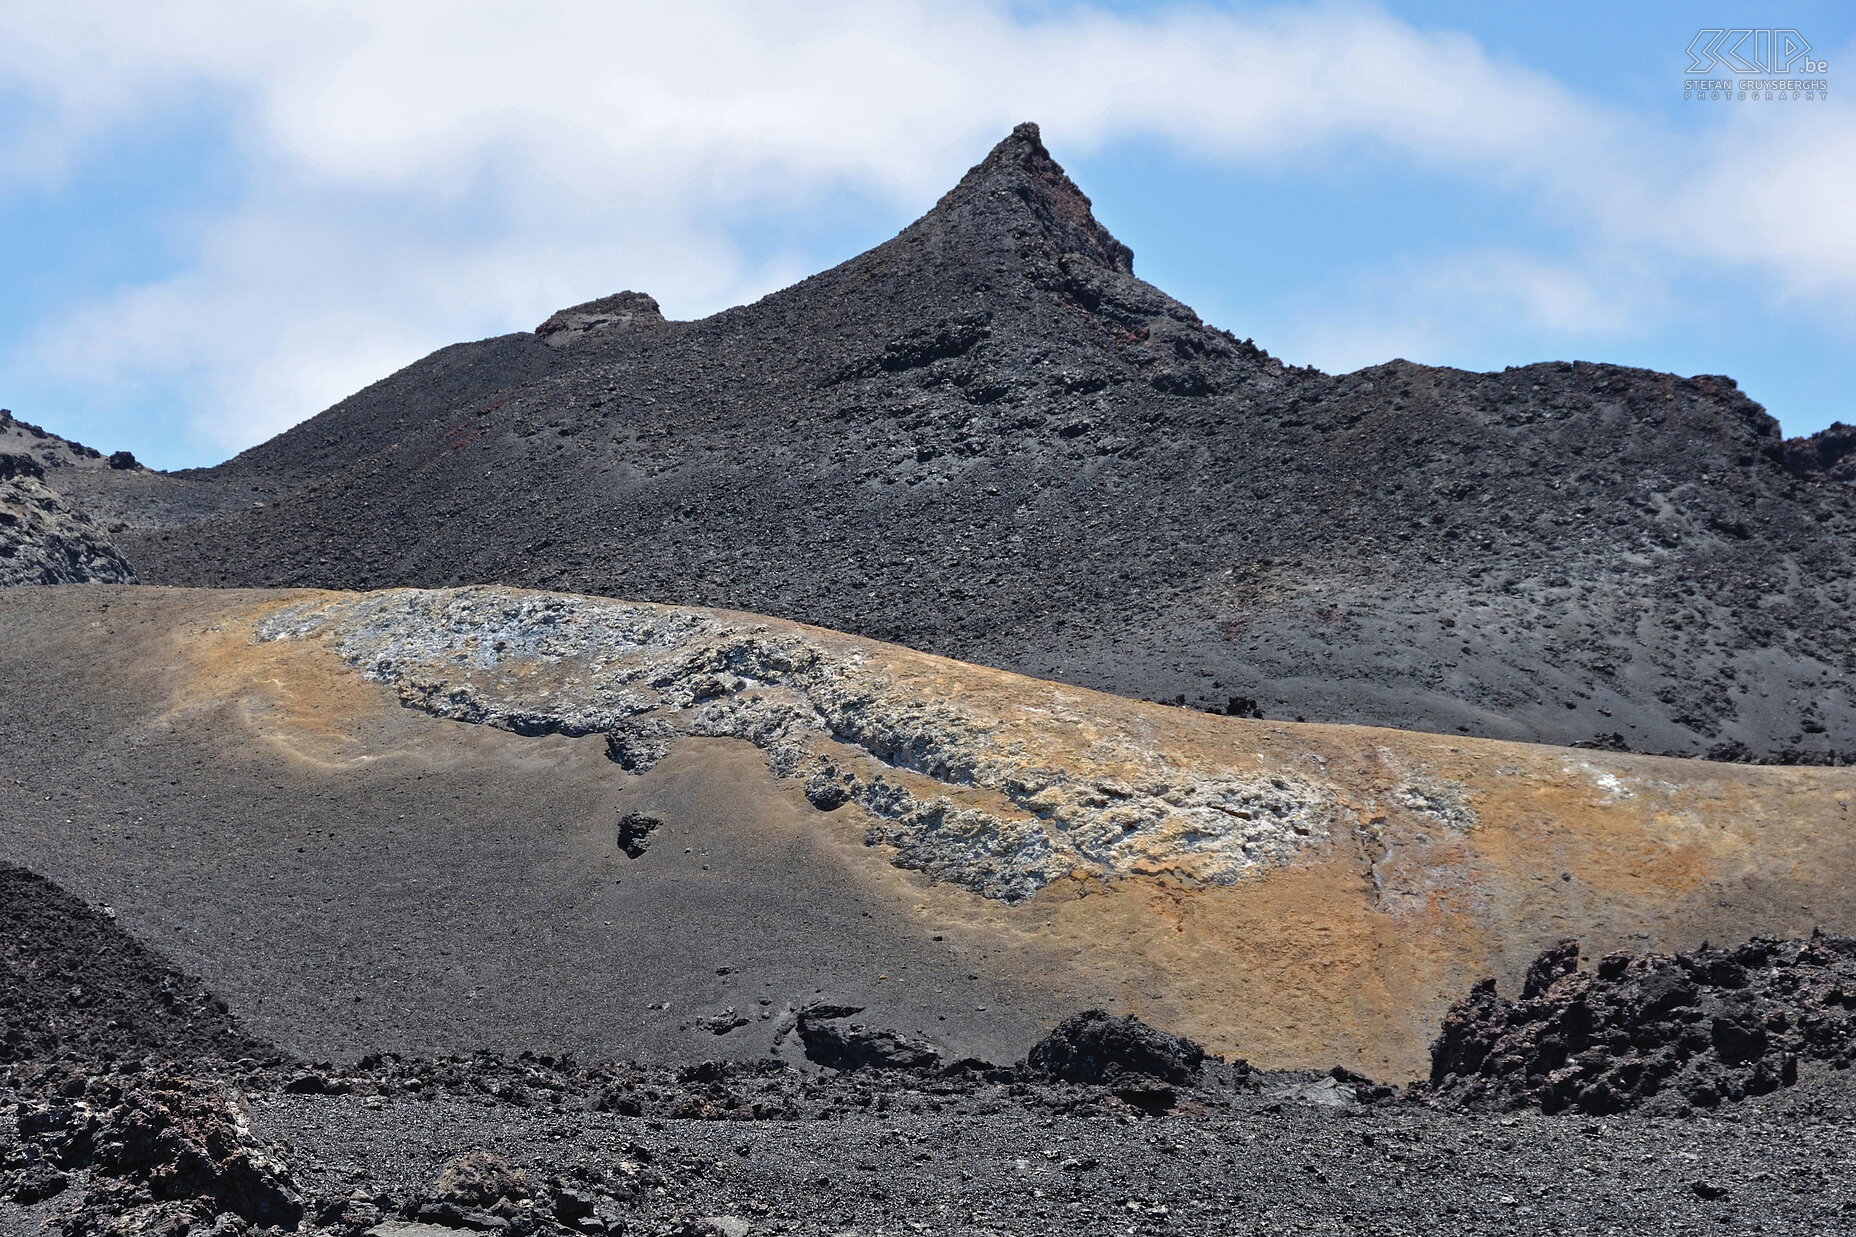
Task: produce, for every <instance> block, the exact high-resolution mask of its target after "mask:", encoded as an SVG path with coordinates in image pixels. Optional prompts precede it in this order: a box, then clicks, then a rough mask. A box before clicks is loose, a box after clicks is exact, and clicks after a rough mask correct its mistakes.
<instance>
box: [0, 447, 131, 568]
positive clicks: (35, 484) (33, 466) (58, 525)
mask: <svg viewBox="0 0 1856 1237" xmlns="http://www.w3.org/2000/svg"><path fill="white" fill-rule="evenodd" d="M92 582H95V583H102V584H134V583H135V582H136V576H135V569H134V568H133V567H131V566H129V563H128V560H127V559H125V558H123V556H122V554H121V552H119V551H118V550H117V549H116V547H115V545H114V544H112V543H111V541H110V539H109V537H108V535H107V534H105V532H104V531H103V530H102V529H101V528H99V527H98V526H97V525H96V523H95V522H94V521H93V520H91V518H90V517H89V516H87V515H85V514H84V513H83V512H81V511H79V510H77V509H76V508H74V507H73V506H72V505H71V504H70V503H69V502H67V501H66V500H65V498H64V496H63V495H62V494H60V493H58V491H56V490H54V489H52V487H51V486H49V485H47V484H46V483H45V469H44V468H43V466H41V465H40V464H39V462H38V461H37V460H36V459H35V458H34V457H32V456H30V455H23V454H12V453H0V588H5V587H7V586H9V585H14V584H86V583H92Z"/></svg>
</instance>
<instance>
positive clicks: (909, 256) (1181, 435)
mask: <svg viewBox="0 0 1856 1237" xmlns="http://www.w3.org/2000/svg"><path fill="white" fill-rule="evenodd" d="M620 299H621V300H622V301H623V303H624V307H625V313H624V314H622V315H619V316H618V317H613V318H611V320H610V321H609V322H608V324H607V325H605V326H604V327H602V328H600V329H596V330H591V331H584V332H582V331H578V330H570V331H564V332H559V333H553V334H551V335H550V336H549V337H548V338H547V340H545V341H544V340H543V339H542V338H540V337H538V336H536V335H531V334H517V335H510V336H505V337H501V338H498V339H492V340H485V341H481V342H479V343H474V344H464V345H457V346H454V347H451V348H447V349H444V350H442V351H440V352H438V353H435V354H434V355H433V356H431V357H429V358H427V359H426V360H424V361H421V362H419V363H417V364H415V365H413V366H410V367H408V368H407V369H405V370H403V371H401V372H400V373H398V374H395V375H393V376H392V377H390V378H388V379H385V380H383V381H382V382H380V383H378V384H376V385H374V386H373V387H370V388H368V389H366V390H364V391H362V392H359V393H357V394H356V395H355V396H353V397H351V398H350V399H348V400H345V401H343V402H342V403H341V404H338V405H336V406H335V407H334V408H332V409H330V410H329V411H328V412H326V413H324V414H322V415H321V416H319V417H316V418H314V419H313V420H311V421H308V422H306V423H304V424H303V425H300V426H298V427H297V428H295V429H293V430H291V431H289V432H288V433H286V434H283V435H281V436H279V437H278V438H276V439H274V440H272V441H271V442H269V443H266V444H264V445H263V446H260V447H257V448H254V449H253V450H252V451H249V452H247V453H246V454H244V455H242V456H240V457H238V458H237V459H235V460H232V461H229V462H228V463H226V464H224V465H221V466H220V467H218V468H215V469H212V470H207V471H204V472H200V473H195V474H188V475H186V476H179V477H174V478H161V479H160V481H161V482H162V484H161V485H156V484H155V482H154V481H153V480H151V479H150V477H149V475H147V474H143V473H139V472H119V471H114V470H111V469H108V468H91V469H89V470H87V471H85V470H75V471H82V472H83V476H82V480H83V481H84V484H85V485H86V486H87V487H89V488H87V489H86V490H84V491H83V492H82V493H80V494H78V497H79V498H80V500H81V501H84V502H87V503H94V504H96V505H98V506H99V508H100V509H101V508H104V507H107V508H109V509H110V510H111V511H120V512H122V513H123V516H122V518H123V519H125V520H127V522H128V523H130V524H133V525H136V528H135V529H132V530H131V531H129V532H127V533H125V534H123V535H122V537H120V538H119V543H120V545H121V547H122V548H123V550H124V552H125V553H126V554H127V555H128V558H129V560H130V562H131V563H133V564H134V566H135V567H136V568H137V570H138V571H139V572H140V574H141V577H142V579H143V580H144V581H148V582H153V583H169V584H198V585H211V586H223V585H322V586H333V587H343V588H371V587H379V586H382V585H388V584H415V585H428V586H436V585H449V584H458V583H472V582H494V583H504V584H519V585H526V586H532V587H541V588H550V589H556V590H562V591H579V592H593V593H604V594H609V595H616V596H623V597H632V598H638V599H643V600H650V601H659V602H678V603H693V604H702V605H718V606H727V607H731V608H735V609H741V610H746V611H750V612H756V613H764V614H772V615H776V616H779V617H782V618H789V619H797V620H802V621H806V622H811V623H817V624H820V625H823V626H827V627H832V628H836V629H839V630H843V631H850V632H854V633H857V634H862V635H868V636H873V637H877V638H881V639H886V640H892V641H895V642H898V643H901V644H906V645H909V646H911V647H914V648H918V649H923V650H926V651H929V652H935V653H942V654H947V655H950V656H954V657H958V658H961V659H963V660H968V661H975V662H980V663H984V664H989V665H994V666H1001V667H1004V668H1006V669H1010V670H1016V671H1019V672H1023V673H1027V674H1032V675H1036V676H1040V677H1049V678H1057V679H1063V680H1066V681H1069V682H1074V683H1080V684H1083V685H1086V686H1091V687H1100V688H1104V689H1106V690H1109V691H1113V692H1116V693H1119V694H1122V695H1128V696H1139V697H1145V698H1148V699H1154V700H1162V701H1169V702H1177V703H1182V704H1189V705H1192V706H1194V707H1198V708H1202V709H1214V710H1219V711H1228V712H1238V713H1254V712H1258V711H1261V713H1262V714H1264V715H1266V716H1269V717H1272V718H1294V717H1306V718H1308V719H1309V720H1316V721H1342V722H1365V723H1375V724H1383V725H1391V726H1400V727H1406V728H1416V729H1425V730H1433V731H1441V732H1445V733H1465V734H1474V735H1482V736H1488V737H1495V738H1516V739H1527V740H1534V741H1541V742H1550V743H1574V742H1577V743H1588V744H1598V745H1603V746H1610V747H1618V748H1629V749H1631V750H1636V751H1649V752H1662V751H1670V752H1674V753H1677V754H1682V755H1712V756H1715V757H1719V758H1729V759H1748V758H1752V759H1767V760H1781V761H1803V762H1815V763H1830V762H1835V761H1839V760H1843V759H1847V758H1849V757H1850V756H1851V755H1852V754H1856V698H1852V696H1851V693H1850V690H1849V686H1848V684H1849V682H1850V681H1851V678H1852V675H1853V674H1856V645H1853V644H1852V632H1853V631H1856V628H1852V626H1851V624H1850V623H1849V621H1848V616H1849V614H1850V612H1851V610H1852V607H1856V595H1853V594H1852V593H1851V591H1850V590H1851V585H1850V582H1851V580H1852V579H1856V561H1853V560H1852V554H1853V553H1856V550H1853V549H1852V547H1856V487H1852V486H1851V485H1850V484H1849V483H1848V478H1849V476H1850V472H1849V469H1850V467H1851V466H1852V465H1851V460H1852V459H1856V456H1852V455H1851V452H1852V450H1856V435H1853V434H1852V433H1851V432H1850V431H1849V429H1848V427H1835V428H1833V429H1832V430H1827V431H1825V432H1824V433H1823V434H1821V435H1818V436H1817V437H1815V438H1813V439H1811V440H1801V441H1794V442H1792V443H1789V444H1788V443H1786V442H1784V441H1782V440H1781V438H1780V435H1779V430H1778V426H1777V423H1776V422H1775V421H1773V419H1772V418H1771V417H1769V416H1767V415H1766V414H1765V412H1764V411H1763V409H1761V408H1760V406H1759V405H1758V404H1756V403H1754V402H1753V401H1752V400H1750V399H1748V398H1747V397H1746V396H1745V395H1744V394H1742V393H1741V392H1740V390H1739V389H1738V388H1737V387H1736V386H1735V384H1734V383H1733V381H1732V380H1731V379H1728V378H1724V377H1718V376H1707V375H1702V376H1699V377H1695V378H1679V377H1676V376H1674V375H1670V374H1659V373H1651V372H1648V371H1645V370H1636V369H1628V368H1624V367H1620V366H1615V365H1604V364H1593V363H1590V362H1586V361H1579V362H1572V363H1549V364H1538V365H1530V366H1526V367H1523V368H1515V369H1509V370H1504V371H1502V372H1500V373H1486V374H1477V373H1467V372H1464V371H1461V370H1453V369H1441V368H1431V367H1427V366H1422V365H1415V364H1411V363H1409V362H1406V361H1402V360H1398V361H1392V362H1389V363H1387V364H1384V365H1377V366H1373V367H1371V368H1368V369H1364V370H1360V371H1358V372H1356V373H1352V374H1345V375H1339V376H1330V375H1326V374H1321V373H1317V372H1315V371H1313V370H1306V369H1298V368H1295V367H1293V366H1285V365H1283V364H1282V363H1281V362H1280V361H1278V360H1276V359H1275V358H1272V357H1270V356H1268V355H1267V354H1266V353H1264V352H1262V351H1261V350H1259V349H1258V348H1257V347H1255V346H1254V345H1252V344H1251V343H1250V342H1249V341H1240V340H1238V339H1235V338H1234V337H1232V336H1231V335H1229V334H1227V333H1225V332H1223V331H1219V330H1216V329H1214V328H1211V327H1209V326H1207V325H1205V324H1204V323H1202V322H1201V321H1200V320H1199V319H1198V318H1197V316H1196V315H1194V314H1193V312H1192V311H1191V310H1190V309H1189V308H1187V307H1186V306H1184V305H1181V304H1180V303H1179V302H1177V301H1175V300H1173V299H1172V298H1171V297H1169V296H1167V295H1166V294H1165V293H1164V292H1162V291H1160V290H1159V289H1157V288H1154V287H1153V286H1151V285H1149V284H1146V283H1144V282H1142V281H1141V280H1139V279H1137V278H1136V277H1135V276H1134V274H1133V268H1132V255H1130V254H1129V253H1128V251H1127V250H1126V248H1125V247H1123V246H1122V245H1120V243H1119V242H1117V241H1116V240H1115V239H1114V237H1112V236H1111V235H1109V234H1108V232H1107V231H1106V230H1105V229H1104V228H1102V226H1101V225H1100V224H1099V223H1098V222H1097V221H1096V220H1095V219H1094V217H1093V216H1092V215H1091V213H1090V207H1089V202H1088V199H1087V198H1085V197H1084V196H1083V195H1082V193H1081V192H1080V191H1079V190H1078V189H1077V188H1076V186H1075V185H1073V184H1072V183H1071V182H1070V181H1069V179H1068V178H1067V177H1066V176H1064V174H1063V172H1062V170H1061V169H1060V168H1058V167H1057V165H1056V164H1055V163H1054V162H1052V161H1051V159H1050V157H1049V155H1048V154H1047V153H1046V151H1045V150H1044V147H1043V145H1042V144H1041V142H1040V141H1039V138H1038V135H1037V131H1036V129H1035V128H1034V127H1030V126H1027V127H1024V128H1021V129H1020V130H1019V131H1018V132H1016V133H1014V134H1013V135H1012V137H1010V138H1009V139H1007V140H1006V141H1005V142H1003V143H1001V144H1000V146H999V147H998V148H997V149H996V150H995V151H994V152H993V153H992V154H991V155H990V156H988V158H987V159H986V160H985V161H984V162H983V163H982V164H981V165H979V166H978V167H976V168H975V169H974V170H973V171H972V172H970V173H969V174H968V176H967V177H966V178H965V179H964V180H963V181H962V182H961V183H960V185H959V186H957V187H956V188H955V189H954V190H953V191H952V192H951V193H949V194H948V195H947V196H946V197H945V198H943V199H942V201H941V202H940V203H939V204H937V205H936V206H935V208H934V209H933V210H932V211H931V212H930V213H929V214H928V215H926V216H925V217H924V218H922V219H921V220H919V221H918V222H916V223H915V224H913V225H912V226H910V227H909V228H908V229H906V230H905V231H904V232H903V233H902V234H901V235H899V236H898V237H896V238H895V239H894V240H892V241H890V242H888V243H886V244H884V245H882V246H880V247H878V248H876V249H874V250H872V251H870V252H869V253H866V254H864V255H862V256H860V257H858V258H855V259H853V260H851V261H850V262H847V263H845V264H844V265H842V266H839V267H836V268H834V269H832V270H829V271H826V272H824V273H822V274H819V275H816V276H814V277H812V278H810V279H807V280H805V281H803V282H801V283H799V284H797V285H795V286H793V287H791V288H788V289H786V290H784V291H782V292H779V293H776V294H774V295H772V296H769V297H767V298H765V299H763V300H761V301H759V302H757V303H755V304H753V305H749V306H744V307H741V308H738V309H731V310H729V311H727V312H725V313H722V314H718V315H716V316H714V317H712V318H707V319H704V320H702V321H699V322H667V321H665V320H663V319H662V318H661V317H659V316H657V315H656V313H655V312H654V311H653V310H652V309H651V308H650V307H651V306H652V305H653V304H654V303H653V302H650V300H649V298H646V297H643V296H640V295H636V294H634V295H632V296H630V297H626V298H620ZM578 308H579V309H580V310H583V311H585V312H574V311H569V312H567V313H566V314H565V317H566V318H569V319H576V318H577V319H585V320H587V321H593V320H595V319H597V318H599V317H600V316H601V313H602V312H604V311H600V306H598V305H589V306H585V307H578ZM607 309H610V306H607ZM595 311H600V312H595ZM569 341H571V342H569ZM556 344H562V345H565V346H558V347H557V346H554V345H556ZM118 491H120V493H118ZM157 491H159V492H157ZM180 491H186V492H189V493H192V492H197V493H198V495H199V497H198V498H197V499H184V498H182V497H180V494H179V492H180ZM158 503H165V504H166V506H165V507H164V508H163V510H164V511H166V512H167V514H165V515H164V514H162V513H161V512H160V511H156V510H155V506H156V505H157V504H158ZM189 503H191V504H192V506H191V507H189V505H188V504H189ZM140 507H146V508H147V509H148V510H147V512H146V513H142V514H138V510H139V508H140ZM188 510H193V511H196V512H198V513H200V514H204V513H207V512H209V511H213V510H218V511H224V512H226V513H227V514H224V515H222V516H220V517H218V518H214V519H207V520H204V521H202V520H199V519H197V518H196V517H194V516H189V515H187V514H186V512H187V511H188Z"/></svg>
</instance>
